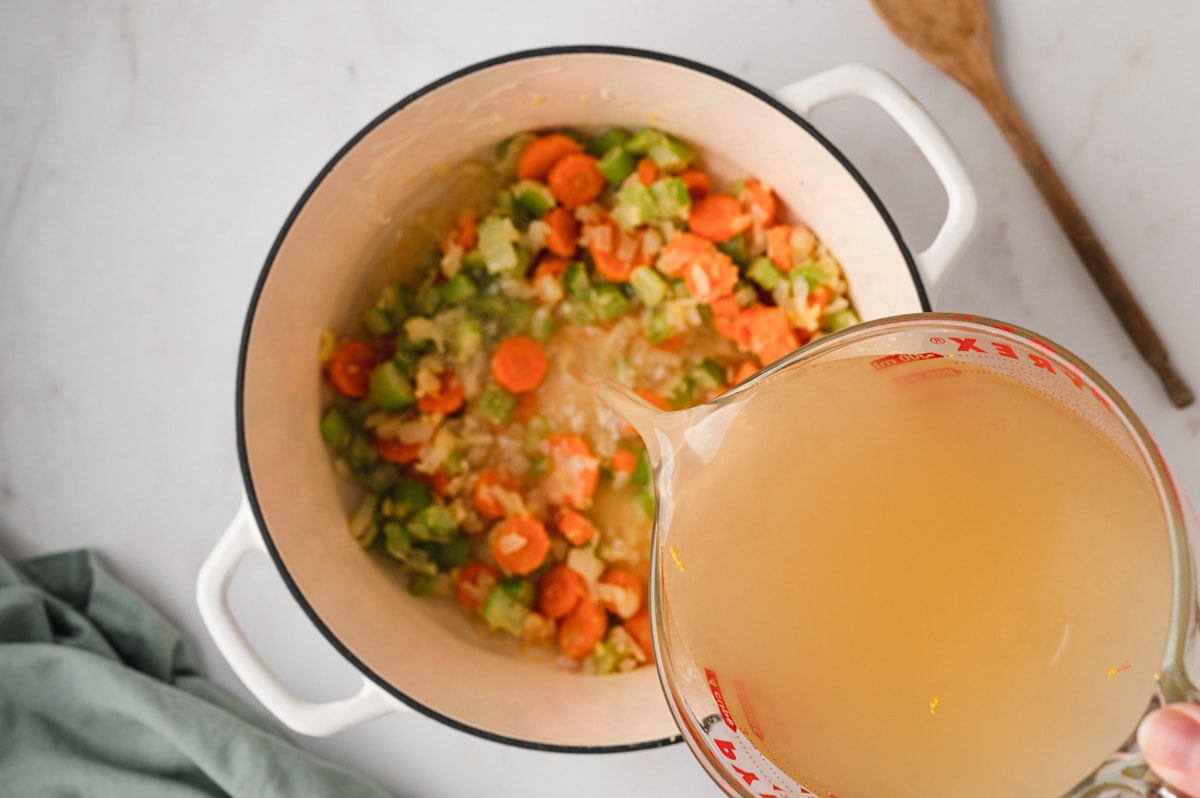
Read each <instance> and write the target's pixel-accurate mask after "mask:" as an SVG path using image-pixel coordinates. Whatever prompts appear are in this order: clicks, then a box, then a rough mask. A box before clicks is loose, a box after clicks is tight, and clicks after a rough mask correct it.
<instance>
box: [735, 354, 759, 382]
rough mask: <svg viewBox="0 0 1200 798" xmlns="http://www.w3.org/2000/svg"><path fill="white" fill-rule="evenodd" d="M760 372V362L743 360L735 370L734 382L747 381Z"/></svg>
mask: <svg viewBox="0 0 1200 798" xmlns="http://www.w3.org/2000/svg"><path fill="white" fill-rule="evenodd" d="M757 373H758V364H757V363H755V362H754V361H753V360H743V361H742V362H741V363H739V364H738V367H737V369H736V370H735V371H734V372H733V384H734V385H737V384H738V383H741V382H745V381H746V380H748V379H750V378H751V377H753V376H754V375H755V374H757Z"/></svg>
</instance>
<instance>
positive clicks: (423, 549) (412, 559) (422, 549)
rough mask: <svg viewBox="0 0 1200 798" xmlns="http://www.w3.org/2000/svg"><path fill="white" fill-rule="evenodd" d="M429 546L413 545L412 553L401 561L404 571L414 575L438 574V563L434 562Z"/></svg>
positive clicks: (426, 544)
mask: <svg viewBox="0 0 1200 798" xmlns="http://www.w3.org/2000/svg"><path fill="white" fill-rule="evenodd" d="M429 546H430V544H428V543H425V544H421V543H416V544H413V547H412V551H410V552H409V553H408V554H407V555H405V556H404V557H403V558H402V559H401V562H403V563H404V570H406V571H409V572H411V573H414V574H436V573H437V563H435V562H434V561H433V555H432V554H430V552H429Z"/></svg>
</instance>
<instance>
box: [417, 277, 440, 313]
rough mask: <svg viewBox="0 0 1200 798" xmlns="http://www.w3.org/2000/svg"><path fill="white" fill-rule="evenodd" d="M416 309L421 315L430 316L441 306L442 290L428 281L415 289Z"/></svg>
mask: <svg viewBox="0 0 1200 798" xmlns="http://www.w3.org/2000/svg"><path fill="white" fill-rule="evenodd" d="M414 304H415V305H416V310H417V312H418V313H420V314H421V315H422V316H432V315H433V314H434V313H437V310H438V308H440V307H441V306H442V292H441V289H439V288H438V287H437V286H436V285H434V284H432V283H430V284H429V285H426V286H423V287H422V288H421V290H419V291H417V296H416V300H415V302H414Z"/></svg>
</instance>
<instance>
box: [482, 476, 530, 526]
mask: <svg viewBox="0 0 1200 798" xmlns="http://www.w3.org/2000/svg"><path fill="white" fill-rule="evenodd" d="M497 490H503V491H508V492H509V493H516V492H517V491H518V490H519V487H518V485H517V480H516V477H514V476H513V475H512V474H509V473H508V472H507V471H503V470H501V469H499V468H495V467H492V468H485V469H483V470H482V471H480V472H479V476H478V477H476V478H475V484H474V485H473V486H472V487H471V503H472V504H474V505H475V509H476V510H478V511H479V514H480V515H482V516H483V517H484V518H487V519H488V520H493V521H494V520H496V519H497V518H503V517H504V516H505V515H506V513H505V511H504V508H505V505H504V502H503V501H501V500H500V497H499V496H497V495H496V491H497Z"/></svg>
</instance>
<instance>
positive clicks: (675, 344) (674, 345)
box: [654, 332, 691, 352]
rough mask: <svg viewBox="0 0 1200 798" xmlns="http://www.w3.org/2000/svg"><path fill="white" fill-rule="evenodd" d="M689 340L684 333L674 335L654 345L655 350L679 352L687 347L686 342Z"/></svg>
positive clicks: (689, 337)
mask: <svg viewBox="0 0 1200 798" xmlns="http://www.w3.org/2000/svg"><path fill="white" fill-rule="evenodd" d="M690 339H691V336H689V335H688V334H687V333H686V332H681V333H675V335H672V336H671V337H670V338H664V339H663V340H661V341H659V342H658V343H656V344H655V345H654V347H655V348H656V349H661V350H663V351H664V352H679V351H682V349H683V348H684V347H685V346H687V342H688V341H689V340H690Z"/></svg>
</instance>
